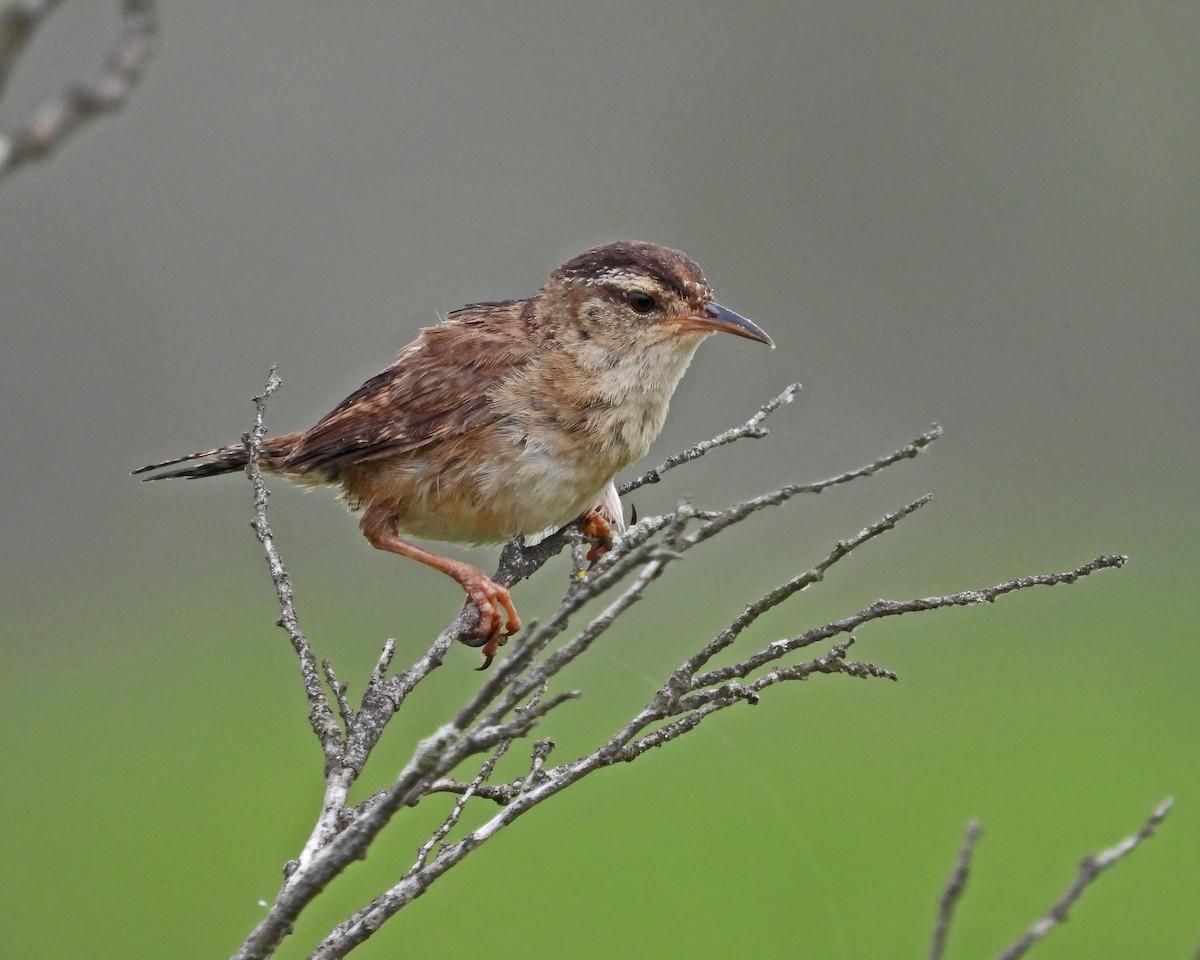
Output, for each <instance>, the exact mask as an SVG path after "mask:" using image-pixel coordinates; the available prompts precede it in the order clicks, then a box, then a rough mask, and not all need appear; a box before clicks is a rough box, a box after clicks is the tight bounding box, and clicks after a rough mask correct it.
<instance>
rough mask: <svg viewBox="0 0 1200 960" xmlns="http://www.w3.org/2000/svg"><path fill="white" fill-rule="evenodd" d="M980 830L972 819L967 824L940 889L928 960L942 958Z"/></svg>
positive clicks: (964, 887)
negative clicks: (943, 887)
mask: <svg viewBox="0 0 1200 960" xmlns="http://www.w3.org/2000/svg"><path fill="white" fill-rule="evenodd" d="M980 833H981V830H980V828H979V824H978V823H977V822H976V821H974V820H972V821H970V822H969V823H968V824H967V832H966V834H965V835H964V836H963V842H962V846H961V847H960V848H959V850H958V860H957V861H956V862H955V864H954V870H953V871H952V872H951V874H950V879H949V880H947V881H946V887H945V889H944V890H943V891H942V899H941V902H940V903H939V904H938V915H937V923H936V924H935V925H934V928H933V942H932V943H931V944H930V946H929V960H942V954H943V953H944V952H945V949H946V936H947V935H948V934H949V932H950V924H951V922H952V921H953V920H954V910H955V908H956V907H957V906H958V901H959V899H960V898H961V897H962V895H963V891H964V890H966V889H967V877H968V875H969V874H970V872H971V857H972V856H973V855H974V853H975V845H976V844H977V843H978V842H979V835H980Z"/></svg>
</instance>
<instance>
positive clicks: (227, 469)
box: [132, 433, 302, 483]
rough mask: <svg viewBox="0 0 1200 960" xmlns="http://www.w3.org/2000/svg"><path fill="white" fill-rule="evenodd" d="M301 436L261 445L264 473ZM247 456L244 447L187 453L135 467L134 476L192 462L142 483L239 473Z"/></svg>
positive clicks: (269, 441) (277, 438)
mask: <svg viewBox="0 0 1200 960" xmlns="http://www.w3.org/2000/svg"><path fill="white" fill-rule="evenodd" d="M301 436H302V435H301V434H299V433H288V434H284V435H283V436H282V437H272V438H271V439H269V440H264V441H263V444H262V466H263V469H265V470H271V469H273V468H276V467H278V466H279V464H280V463H281V462H282V460H283V458H284V457H286V456H287V455H288V453H290V452H291V450H292V448H293V447H294V446H295V445H296V441H297V440H299V439H300V437H301ZM249 459H250V457H249V454H248V453H247V452H246V447H245V445H244V444H241V443H236V444H230V445H229V446H226V447H214V448H213V449H212V450H204V451H201V452H200V453H189V454H188V455H187V456H184V457H175V458H174V459H173V460H163V461H162V462H161V463H149V464H147V465H146V466H144V467H138V468H137V469H136V470H134V471H133V474H132V475H133V476H137V475H138V474H139V473H150V472H152V471H155V470H162V469H163V468H164V467H173V466H175V465H176V464H179V463H191V462H192V461H193V460H199V461H201V462H200V463H195V464H192V466H190V467H183V468H181V469H179V470H168V471H167V472H166V473H155V474H154V476H151V477H142V482H143V483H145V482H149V481H150V480H170V479H174V478H177V477H186V478H188V479H193V478H195V477H215V476H217V475H218V474H222V473H233V472H235V471H237V470H241V469H243V468H244V467H245V466H246V463H247V462H248V461H249Z"/></svg>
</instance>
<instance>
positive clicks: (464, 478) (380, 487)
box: [134, 241, 774, 666]
mask: <svg viewBox="0 0 1200 960" xmlns="http://www.w3.org/2000/svg"><path fill="white" fill-rule="evenodd" d="M713 333H732V334H736V335H737V336H740V337H746V338H748V339H750V340H757V341H759V342H760V343H765V344H767V345H768V346H772V347H773V346H774V344H773V343H772V341H771V338H770V337H769V336H767V334H766V333H765V332H763V331H762V330H761V329H759V328H758V327H757V326H755V325H754V324H753V323H751V322H750V321H749V320H747V319H745V318H744V317H741V316H738V314H736V313H734V312H733V311H732V310H728V309H726V308H725V307H723V306H721V305H720V304H719V303H717V302H716V301H715V300H714V299H713V295H712V291H711V289H710V288H709V286H708V283H707V282H705V280H704V277H703V275H702V274H701V273H700V268H699V267H698V266H696V264H695V263H694V262H693V261H692V260H690V259H688V258H687V257H686V256H684V255H683V254H682V253H678V252H676V251H674V250H668V249H667V248H666V247H660V246H656V245H654V244H650V243H638V242H631V241H626V242H621V243H611V244H608V245H607V246H603V247H596V248H595V249H594V250H589V251H587V252H586V253H582V254H580V255H579V256H577V257H575V258H574V259H572V260H568V261H567V262H566V263H564V264H563V265H562V266H561V267H559V268H558V269H557V270H555V271H554V272H553V273H552V274H551V275H550V279H549V280H548V281H547V283H546V284H545V286H543V287H542V288H541V289H540V290H539V291H538V292H537V293H536V294H534V295H533V296H532V297H529V298H528V299H526V300H504V301H499V302H491V303H473V304H470V305H468V306H465V307H462V308H461V309H459V310H455V311H454V312H453V313H451V314H450V315H449V316H447V317H446V318H445V319H444V320H443V321H442V322H441V323H439V324H438V325H437V326H435V327H426V328H425V329H423V330H421V332H420V335H419V336H418V337H417V339H416V340H414V341H413V342H412V343H410V344H409V345H408V346H407V347H405V348H404V349H403V350H401V351H400V354H399V356H398V357H397V359H396V362H395V363H393V364H392V365H391V366H390V367H388V368H387V369H386V370H384V371H383V372H382V373H380V374H378V375H377V376H375V377H372V378H371V379H370V380H368V381H367V382H366V383H364V384H363V385H362V386H361V387H359V388H358V389H357V390H356V391H354V393H352V394H350V396H348V397H347V398H346V399H345V400H343V401H342V402H341V403H340V404H338V406H337V407H336V408H334V410H333V411H332V412H330V413H329V414H328V415H327V416H326V417H324V418H323V419H322V420H321V421H320V422H319V423H318V424H317V425H316V426H315V427H313V428H312V429H311V430H307V431H304V432H302V433H288V434H284V435H283V436H279V437H273V438H270V439H268V440H265V441H263V444H262V453H261V464H262V468H263V469H264V470H265V471H267V472H270V473H277V474H280V475H282V476H284V477H287V479H289V480H292V481H295V482H296V483H300V484H312V485H316V484H333V485H336V486H339V487H341V491H342V496H343V498H344V499H345V501H346V503H347V504H348V505H349V507H350V509H351V510H353V511H356V512H360V513H361V520H360V521H359V525H360V526H361V528H362V532H363V534H364V536H366V538H367V540H368V541H370V543H371V545H372V546H373V547H376V548H377V549H380V550H387V551H389V552H391V553H398V554H400V555H401V556H405V557H411V558H412V559H414V560H419V561H420V562H421V563H424V564H428V565H429V566H431V567H433V568H434V569H436V570H440V571H442V573H445V574H447V575H448V576H450V577H453V578H454V580H456V581H457V582H458V583H459V585H460V586H462V588H463V589H464V590H465V591H466V592H467V596H468V597H469V598H470V600H471V601H472V602H473V603H474V604H475V606H476V607H477V608H478V610H479V622H478V625H477V626H476V628H475V632H474V636H475V637H476V638H478V640H479V641H481V642H482V643H483V647H484V649H483V653H484V659H485V666H486V665H487V663H490V662H491V658H492V657H493V656H494V655H495V652H496V649H497V647H498V645H499V643H500V634H501V630H502V628H503V629H504V632H505V633H506V634H512V633H515V632H516V631H517V630H518V629H520V626H521V621H520V618H519V617H518V616H517V611H516V609H515V608H514V607H513V603H512V599H511V598H510V596H509V592H508V590H507V589H506V588H505V587H503V586H501V585H500V584H498V583H496V582H494V581H493V580H492V579H491V578H490V577H488V575H487V574H486V573H484V572H483V571H482V570H480V569H479V568H478V567H474V566H472V565H471V564H468V563H464V562H462V561H461V560H452V559H450V558H448V557H444V556H442V555H441V554H438V553H434V552H433V551H432V550H427V549H426V548H424V547H420V546H417V545H416V544H414V543H410V542H409V541H408V540H406V539H402V538H401V534H404V535H406V536H414V537H422V538H428V539H431V540H449V541H456V542H464V543H476V544H483V543H499V542H501V541H504V540H508V539H510V538H512V537H515V536H517V535H519V534H535V533H541V532H544V531H546V530H549V529H554V528H558V527H560V526H562V525H564V524H566V523H569V522H571V521H572V520H575V519H577V518H579V517H581V516H582V517H586V519H587V529H588V531H589V532H590V533H592V534H595V535H598V536H599V537H601V538H604V537H611V533H612V531H613V529H615V530H617V531H620V530H621V529H623V527H624V523H623V519H622V512H621V504H620V501H619V499H618V498H617V490H616V487H615V485H614V483H613V478H614V477H615V476H616V474H617V472H618V471H620V470H621V469H623V468H624V467H626V466H628V465H629V464H631V463H633V462H634V461H635V460H637V459H639V458H640V457H642V456H643V455H644V454H645V453H646V451H647V449H649V447H650V443H651V441H653V440H654V438H655V437H656V436H658V432H659V430H660V429H661V428H662V425H663V419H664V418H665V417H666V415H667V405H668V403H669V402H670V399H671V394H672V393H674V391H675V386H676V385H677V384H678V383H679V379H680V378H681V377H682V376H683V373H684V370H686V369H687V365H688V362H689V361H690V360H691V359H692V354H693V353H695V352H696V348H697V347H698V346H699V345H700V343H701V341H703V340H704V339H706V338H707V337H708V336H709V335H711V334H713ZM247 459H248V454H247V450H246V447H245V445H244V444H240V443H239V444H233V445H230V446H226V447H217V448H216V449H214V450H206V451H204V452H203V453H193V454H190V455H188V456H185V457H178V458H176V459H174V460H166V461H163V462H162V463H155V464H150V465H149V466H145V467H142V468H141V469H139V470H135V471H134V473H135V474H136V473H145V472H147V471H152V470H161V469H162V468H165V467H173V466H175V465H177V464H180V463H190V462H191V461H196V460H198V461H200V462H199V463H194V464H192V465H190V466H186V467H183V468H181V469H177V470H169V471H166V472H164V473H159V474H157V475H155V476H152V477H145V478H144V479H145V480H163V479H166V478H168V477H209V476H214V475H215V474H219V473H230V472H232V471H235V470H240V469H242V468H244V467H245V466H246V462H247ZM593 556H594V554H593ZM501 611H503V613H501ZM504 621H506V622H504Z"/></svg>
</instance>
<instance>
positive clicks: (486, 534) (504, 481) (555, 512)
mask: <svg viewBox="0 0 1200 960" xmlns="http://www.w3.org/2000/svg"><path fill="white" fill-rule="evenodd" d="M463 452H464V454H466V451H463ZM618 468H619V466H611V465H609V464H608V463H606V462H605V461H603V460H602V459H596V458H589V457H584V458H578V457H564V456H562V455H561V453H560V452H558V451H556V450H555V449H553V447H552V446H551V445H550V444H547V443H544V442H540V441H538V440H535V439H533V438H530V437H528V436H526V437H524V438H522V440H520V441H515V442H513V441H510V442H509V443H507V444H505V445H504V452H503V453H500V452H499V451H498V450H493V457H492V458H491V459H489V460H487V461H481V460H479V459H477V458H475V457H471V456H469V455H464V456H462V457H461V458H454V459H452V460H450V461H449V462H447V461H445V460H443V461H442V462H441V463H439V464H438V465H437V466H434V465H433V464H432V463H430V462H429V461H427V460H418V459H406V460H405V461H403V462H397V463H395V464H393V465H392V466H391V469H389V470H386V471H376V472H374V473H373V474H372V476H371V483H370V484H369V486H370V489H367V486H368V485H367V484H366V483H362V482H358V483H353V484H351V485H347V500H348V501H349V502H350V504H351V506H352V507H356V508H357V507H366V506H367V505H368V504H370V503H373V502H378V501H386V502H389V503H392V504H394V506H395V510H396V516H397V529H398V531H399V532H400V533H402V534H408V535H410V536H415V537H426V538H429V539H432V540H447V541H452V542H457V543H499V542H501V541H504V540H508V539H510V538H511V537H514V536H517V535H518V534H534V533H540V532H542V531H544V530H547V529H549V528H551V527H558V526H561V525H563V524H565V523H569V522H570V521H571V520H574V519H575V518H576V517H578V516H579V515H580V514H582V513H584V512H585V511H586V510H588V509H589V508H591V507H593V506H596V505H597V504H599V503H600V502H601V499H602V495H603V491H604V488H605V486H606V485H607V484H608V482H609V480H611V479H612V476H613V474H614V473H615V472H616V470H617V469H618ZM344 479H348V478H344ZM351 487H352V488H353V493H352V492H351Z"/></svg>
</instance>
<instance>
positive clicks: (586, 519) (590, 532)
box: [580, 508, 613, 566]
mask: <svg viewBox="0 0 1200 960" xmlns="http://www.w3.org/2000/svg"><path fill="white" fill-rule="evenodd" d="M580 529H581V530H582V531H583V535H584V536H585V537H590V538H591V539H592V540H593V541H594V542H593V544H592V548H591V549H590V550H588V552H587V561H588V563H589V564H591V565H592V566H594V565H595V563H596V561H597V560H599V559H600V558H601V557H602V556H604V555H605V554H606V553H608V551H609V550H611V549H612V546H613V530H612V524H611V523H609V522H608V518H607V517H605V516H604V514H603V513H601V512H600V510H599V509H598V508H593V509H592V510H589V511H588V512H587V513H585V514H584V515H583V526H582V527H581V528H580Z"/></svg>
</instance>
